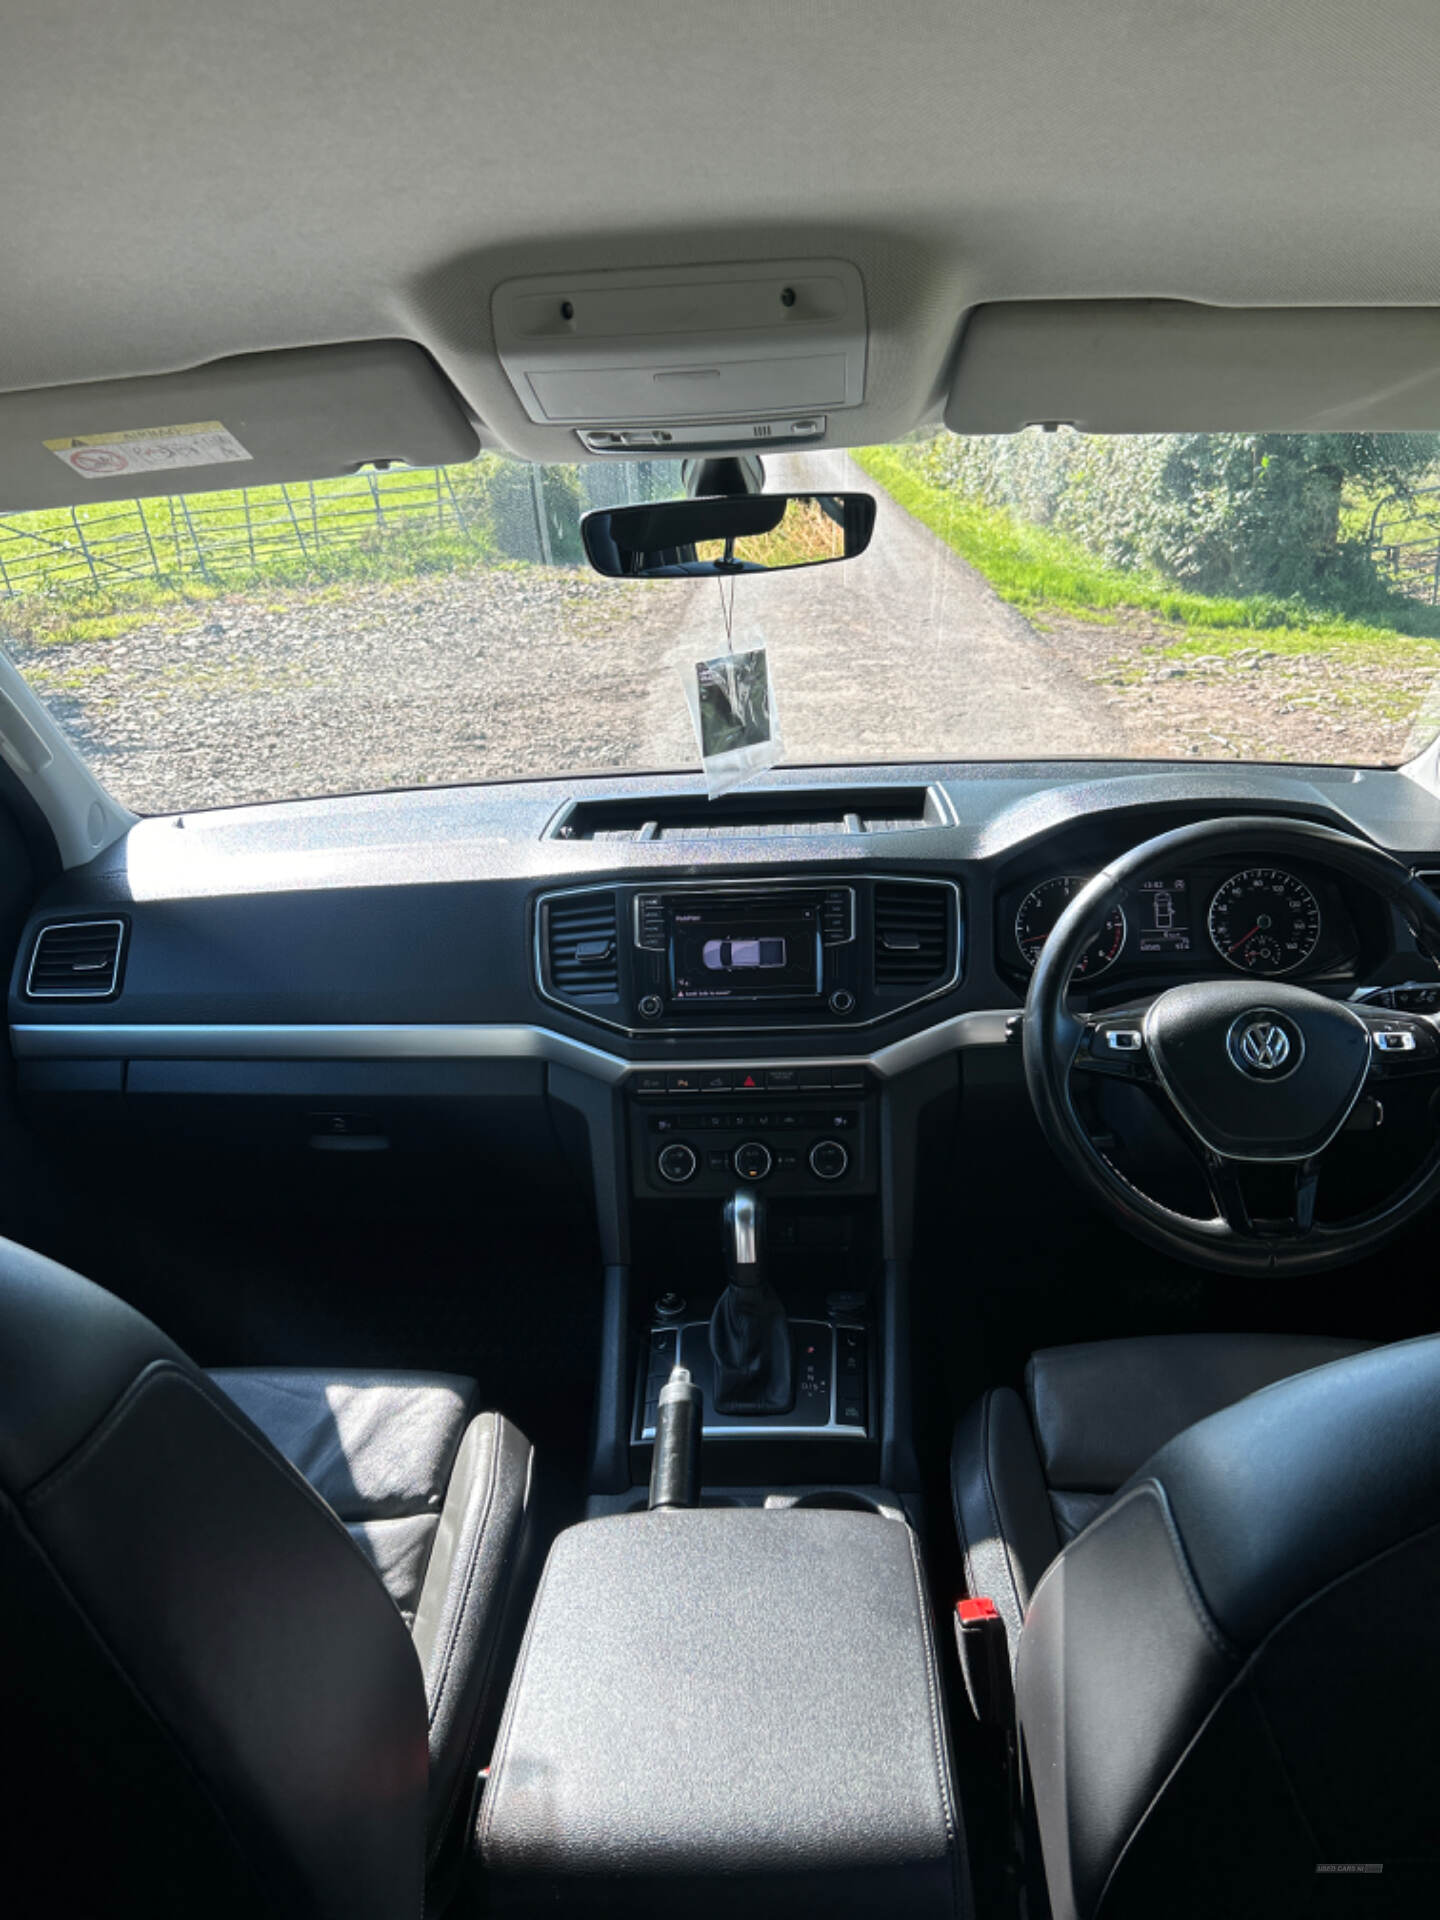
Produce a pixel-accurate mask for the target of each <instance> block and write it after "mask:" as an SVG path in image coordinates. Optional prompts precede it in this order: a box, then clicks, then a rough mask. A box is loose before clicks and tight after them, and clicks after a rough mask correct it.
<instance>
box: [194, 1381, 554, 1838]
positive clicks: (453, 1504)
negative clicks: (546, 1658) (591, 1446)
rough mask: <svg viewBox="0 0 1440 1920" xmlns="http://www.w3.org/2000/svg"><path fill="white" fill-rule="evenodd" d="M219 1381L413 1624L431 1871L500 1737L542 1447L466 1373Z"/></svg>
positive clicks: (408, 1625) (408, 1623)
mask: <svg viewBox="0 0 1440 1920" xmlns="http://www.w3.org/2000/svg"><path fill="white" fill-rule="evenodd" d="M210 1378H211V1379H212V1380H213V1381H214V1382H215V1384H216V1386H218V1387H219V1388H220V1389H221V1390H222V1391H223V1392H224V1393H225V1394H227V1395H228V1396H229V1398H230V1399H231V1400H233V1401H234V1402H235V1404H236V1406H238V1407H239V1408H240V1410H241V1412H242V1413H243V1414H245V1416H246V1418H247V1419H249V1420H250V1421H252V1422H253V1423H254V1425H255V1426H257V1427H258V1428H259V1429H260V1431H261V1432H262V1433H263V1434H264V1435H265V1437H266V1439H267V1440H269V1441H270V1443H271V1445H272V1446H274V1447H275V1448H276V1449H277V1450H278V1451H279V1452H280V1453H283V1454H284V1456H285V1458H286V1459H287V1460H288V1461H289V1462H290V1464H291V1466H292V1467H294V1468H295V1470H296V1472H297V1473H300V1474H303V1475H304V1477H305V1479H306V1480H308V1481H309V1483H310V1485H311V1486H312V1487H313V1488H314V1489H315V1491H316V1492H317V1493H318V1494H319V1495H320V1497H321V1499H322V1500H324V1501H325V1502H326V1504H327V1505H328V1506H330V1507H331V1508H332V1509H333V1510H334V1512H335V1513H336V1514H337V1515H338V1516H339V1518H340V1519H341V1520H343V1521H344V1523H345V1526H346V1530H347V1531H348V1533H349V1535H350V1538H351V1539H352V1540H353V1541H354V1542H355V1544H356V1546H357V1547H359V1549H360V1551H361V1552H362V1553H363V1554H364V1555H365V1557H366V1559H367V1560H368V1561H369V1562H370V1564H371V1566H372V1567H374V1569H375V1571H376V1573H378V1574H379V1576H380V1578H381V1580H383V1581H384V1583H385V1589H386V1591H387V1592H388V1593H389V1595H390V1598H391V1599H392V1600H393V1601H394V1602H395V1605H396V1606H397V1607H398V1608H399V1610H400V1617H401V1619H402V1620H403V1621H404V1622H405V1624H406V1626H407V1627H408V1628H409V1629H410V1633H411V1637H412V1638H413V1640H414V1642H415V1650H416V1652H417V1653H418V1654H419V1656H420V1666H421V1670H422V1671H423V1673H424V1676H425V1697H426V1701H427V1703H428V1706H429V1715H430V1819H429V1832H430V1858H431V1860H432V1862H433V1861H434V1859H435V1857H436V1855H437V1854H438V1852H439V1849H440V1847H441V1844H442V1842H443V1840H444V1838H445V1835H446V1832H447V1831H448V1829H449V1826H450V1823H451V1821H452V1819H453V1818H454V1816H455V1814H456V1813H457V1812H460V1813H463V1812H464V1808H463V1807H459V1806H458V1805H457V1802H458V1800H459V1799H460V1797H461V1795H462V1793H464V1794H468V1790H469V1787H470V1786H472V1785H473V1783H474V1778H475V1773H476V1770H477V1768H478V1766H479V1764H480V1761H479V1759H478V1757H477V1755H478V1743H479V1738H480V1735H481V1734H482V1732H484V1733H493V1732H494V1729H495V1725H496V1723H497V1722H498V1720H499V1715H500V1709H501V1707H502V1706H503V1705H504V1683H505V1678H506V1676H505V1675H504V1674H501V1675H499V1676H498V1682H497V1676H496V1673H495V1663H496V1655H497V1652H498V1650H499V1646H500V1643H501V1640H502V1638H503V1637H504V1635H503V1632H502V1629H503V1626H504V1625H505V1623H506V1622H507V1620H513V1610H512V1609H508V1608H507V1606H506V1604H505V1603H506V1599H507V1593H508V1588H509V1586H510V1585H511V1583H512V1582H513V1580H514V1578H515V1575H516V1570H517V1568H518V1567H519V1566H520V1564H521V1562H522V1560H524V1559H526V1558H528V1556H527V1555H526V1553H525V1548H526V1545H527V1542H526V1539H525V1537H524V1536H525V1534H526V1530H527V1527H528V1522H529V1519H530V1513H531V1499H530V1492H531V1485H530V1483H531V1474H532V1469H533V1464H534V1449H533V1448H532V1447H531V1445H530V1443H529V1441H528V1440H527V1439H526V1438H525V1436H524V1434H523V1433H521V1432H520V1430H519V1428H518V1427H516V1426H515V1425H514V1424H513V1423H512V1422H511V1421H509V1420H507V1419H506V1418H505V1416H504V1415H503V1414H499V1413H486V1412H482V1411H481V1409H480V1394H479V1389H478V1387H477V1385H476V1383H475V1381H473V1380H470V1379H467V1378H466V1377H465V1376H464V1375H463V1374H458V1373H406V1372H391V1371H388V1370H382V1371H376V1372H360V1371H354V1370H350V1369H344V1368H323V1369H322V1368H313V1367H221V1368H215V1369H212V1371H211V1374H210Z"/></svg>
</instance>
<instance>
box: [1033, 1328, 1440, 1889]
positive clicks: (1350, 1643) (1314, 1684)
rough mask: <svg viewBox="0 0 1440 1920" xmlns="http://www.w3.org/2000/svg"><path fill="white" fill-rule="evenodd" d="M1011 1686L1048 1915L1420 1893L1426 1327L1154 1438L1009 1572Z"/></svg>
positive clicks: (1436, 1431) (1434, 1396)
mask: <svg viewBox="0 0 1440 1920" xmlns="http://www.w3.org/2000/svg"><path fill="white" fill-rule="evenodd" d="M1016 1707H1017V1715H1018V1721H1019V1727H1020V1735H1021V1741H1022V1745H1023V1749H1024V1752H1025V1756H1026V1760H1027V1764H1028V1771H1029V1777H1030V1782H1031V1790H1032V1793H1033V1804H1034V1812H1035V1819H1036V1823H1037V1825H1038V1829H1039V1836H1040V1844H1041V1851H1042V1853H1043V1857H1044V1865H1045V1877H1046V1882H1047V1885H1048V1889H1049V1895H1050V1901H1051V1907H1052V1911H1053V1914H1054V1920H1091V1916H1094V1915H1097V1914H1098V1915H1101V1916H1103V1920H1142V1917H1143V1920H1151V1916H1154V1915H1156V1914H1161V1913H1163V1914H1165V1915H1166V1916H1180V1917H1181V1920H1188V1917H1190V1916H1193V1917H1194V1920H1202V1916H1203V1920H1215V1916H1218V1915H1224V1916H1226V1920H1246V1917H1247V1916H1255V1920H1262V1916H1263V1920H1292V1916H1294V1917H1298V1916H1301V1915H1304V1916H1311V1915H1317V1914H1321V1913H1332V1912H1335V1913H1338V1912H1339V1911H1341V1909H1342V1908H1343V1910H1344V1911H1345V1912H1346V1913H1356V1914H1358V1913H1364V1914H1366V1915H1373V1914H1376V1913H1380V1912H1385V1913H1394V1914H1419V1913H1433V1912H1434V1911H1435V1910H1436V1904H1437V1899H1440V1824H1437V1822H1436V1818H1435V1808H1436V1806H1437V1804H1440V1745H1437V1742H1436V1740H1435V1737H1434V1728H1435V1719H1436V1713H1437V1709H1440V1338H1430V1339H1425V1340H1415V1341H1409V1342H1406V1343H1405V1344H1403V1345H1400V1346H1393V1347H1380V1348H1376V1349H1374V1350H1373V1351H1368V1352H1362V1353H1359V1354H1357V1355H1355V1356H1353V1357H1352V1358H1349V1359H1344V1360H1338V1361H1336V1362H1334V1363H1333V1364H1332V1365H1329V1366H1323V1367H1319V1368H1316V1369H1314V1370H1312V1371H1309V1372H1306V1373H1302V1374H1300V1375H1298V1376H1297V1377H1294V1378H1291V1379H1286V1380H1282V1381H1280V1382H1279V1383H1277V1384H1276V1385H1274V1386H1271V1387H1267V1388H1266V1389H1264V1390H1263V1391H1262V1392H1259V1393H1254V1394H1251V1395H1250V1396H1248V1397H1247V1398H1245V1399H1242V1400H1240V1401H1238V1402H1237V1403H1236V1404H1235V1405H1233V1406H1230V1407H1227V1408H1225V1409H1224V1410H1223V1411H1221V1412H1218V1413H1215V1414H1213V1415H1212V1416H1211V1417H1210V1418H1208V1419H1205V1420H1202V1421H1201V1422H1199V1424H1198V1425H1194V1426H1189V1427H1187V1428H1186V1430H1185V1431H1184V1432H1183V1433H1181V1434H1179V1435H1178V1436H1177V1437H1176V1438H1175V1439H1173V1440H1171V1441H1170V1442H1168V1444H1166V1445H1165V1446H1164V1447H1162V1448H1161V1450H1160V1451H1159V1452H1158V1453H1157V1454H1156V1455H1155V1456H1154V1458H1153V1459H1151V1460H1150V1461H1149V1462H1148V1463H1147V1464H1146V1465H1145V1466H1144V1468H1143V1469H1142V1471H1141V1472H1140V1473H1138V1474H1137V1475H1135V1476H1134V1477H1133V1478H1132V1479H1131V1480H1130V1481H1129V1482H1128V1483H1127V1484H1126V1486H1124V1487H1123V1488H1122V1489H1121V1490H1120V1492H1119V1493H1118V1495H1117V1496H1116V1497H1115V1498H1114V1499H1113V1500H1112V1501H1111V1502H1110V1503H1109V1504H1108V1505H1107V1506H1106V1508H1105V1510H1104V1512H1103V1513H1101V1514H1100V1515H1099V1517H1098V1518H1097V1519H1095V1520H1094V1521H1093V1522H1092V1523H1091V1524H1090V1525H1089V1526H1088V1527H1086V1528H1085V1529H1084V1530H1083V1531H1082V1532H1081V1533H1080V1534H1078V1535H1077V1537H1076V1538H1075V1539H1074V1540H1072V1541H1071V1543H1070V1544H1069V1546H1067V1547H1066V1549H1065V1550H1064V1552H1063V1553H1062V1554H1061V1555H1060V1556H1059V1558H1058V1559H1057V1560H1055V1561H1054V1562H1053V1563H1052V1565H1051V1566H1050V1568H1049V1570H1048V1571H1047V1572H1046V1573H1045V1574H1044V1575H1043V1576H1042V1577H1041V1579H1040V1581H1039V1584H1038V1585H1037V1586H1036V1588H1035V1590H1034V1592H1033V1593H1032V1595H1031V1597H1030V1605H1029V1610H1028V1613H1027V1615H1026V1619H1025V1627H1024V1631H1023V1633H1022V1634H1021V1636H1020V1646H1019V1661H1018V1669H1017V1674H1016Z"/></svg>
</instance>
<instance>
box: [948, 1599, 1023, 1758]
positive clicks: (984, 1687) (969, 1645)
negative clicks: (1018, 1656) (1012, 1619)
mask: <svg viewBox="0 0 1440 1920" xmlns="http://www.w3.org/2000/svg"><path fill="white" fill-rule="evenodd" d="M955 1648H956V1651H957V1652H958V1653H959V1655H960V1671H961V1673H962V1674H963V1675H964V1676H965V1691H966V1693H967V1694H968V1695H969V1697H970V1705H971V1708H972V1709H973V1711H974V1714H975V1718H976V1719H977V1720H978V1721H979V1722H980V1724H981V1725H982V1726H986V1727H1005V1728H1009V1727H1010V1726H1012V1725H1013V1724H1014V1719H1015V1694H1014V1686H1013V1683H1012V1681H1011V1678H1010V1646H1009V1642H1008V1641H1007V1639H1006V1637H1005V1622H1004V1621H1003V1620H1002V1619H1001V1617H1000V1610H999V1608H998V1607H997V1606H996V1605H995V1602H994V1601H993V1600H990V1599H987V1598H985V1597H984V1596H977V1597H976V1598H973V1599H965V1600H957V1601H956V1602H955Z"/></svg>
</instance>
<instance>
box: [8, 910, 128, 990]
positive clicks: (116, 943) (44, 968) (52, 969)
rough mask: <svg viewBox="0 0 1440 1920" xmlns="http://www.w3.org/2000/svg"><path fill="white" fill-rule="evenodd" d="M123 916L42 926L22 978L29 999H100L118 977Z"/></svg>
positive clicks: (114, 983)
mask: <svg viewBox="0 0 1440 1920" xmlns="http://www.w3.org/2000/svg"><path fill="white" fill-rule="evenodd" d="M124 940H125V922H124V921H123V920H68V921H62V922H57V923H56V924H54V925H52V926H48V927H42V928H41V929H40V932H39V935H38V936H37V938H36V941H35V948H34V951H33V952H32V953H31V955H30V971H29V974H28V975H27V976H26V980H25V993H26V997H27V998H28V999H31V1000H103V999H105V998H106V997H107V996H108V995H109V994H112V993H114V991H115V988H116V986H117V985H118V984H119V980H120V951H121V948H122V946H123V944H124Z"/></svg>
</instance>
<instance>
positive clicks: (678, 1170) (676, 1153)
mask: <svg viewBox="0 0 1440 1920" xmlns="http://www.w3.org/2000/svg"><path fill="white" fill-rule="evenodd" d="M655 1164H656V1166H657V1167H658V1168H659V1169H660V1177H661V1179H662V1180H668V1181H669V1182H670V1184H671V1185H672V1186H676V1187H681V1186H684V1184H685V1182H686V1181H687V1180H693V1179H694V1178H695V1170H696V1168H697V1167H698V1166H699V1165H700V1161H699V1158H698V1156H697V1155H696V1152H695V1149H694V1148H693V1147H687V1146H686V1144H685V1142H684V1141H683V1140H672V1141H671V1142H670V1144H669V1146H668V1147H662V1148H661V1149H660V1154H659V1157H658V1158H657V1160H656V1162H655Z"/></svg>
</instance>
